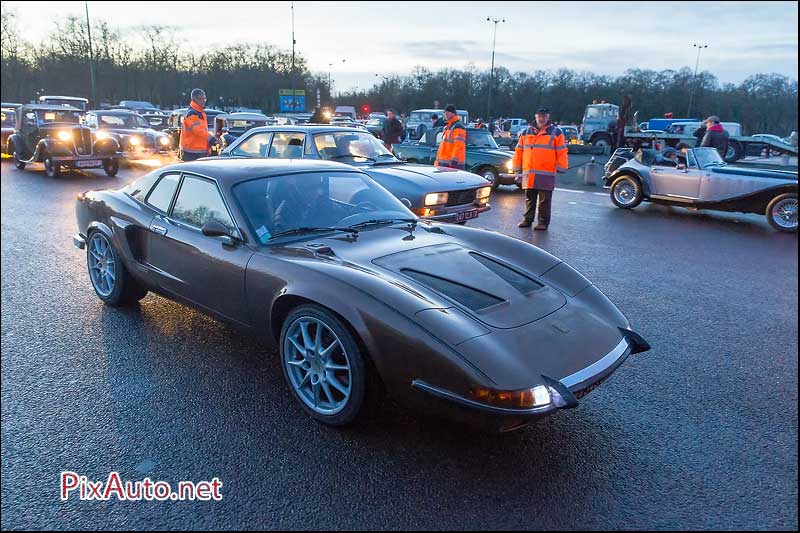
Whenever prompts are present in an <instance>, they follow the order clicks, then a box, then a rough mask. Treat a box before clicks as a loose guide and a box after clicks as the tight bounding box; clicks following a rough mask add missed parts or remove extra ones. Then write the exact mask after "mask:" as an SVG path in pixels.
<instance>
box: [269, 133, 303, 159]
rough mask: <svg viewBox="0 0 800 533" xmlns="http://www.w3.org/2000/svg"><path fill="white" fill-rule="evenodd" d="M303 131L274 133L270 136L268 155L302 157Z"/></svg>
mask: <svg viewBox="0 0 800 533" xmlns="http://www.w3.org/2000/svg"><path fill="white" fill-rule="evenodd" d="M305 137H306V136H305V134H304V133H276V134H275V136H274V137H273V138H272V146H270V149H269V157H270V158H277V159H301V158H302V157H303V141H304V140H305Z"/></svg>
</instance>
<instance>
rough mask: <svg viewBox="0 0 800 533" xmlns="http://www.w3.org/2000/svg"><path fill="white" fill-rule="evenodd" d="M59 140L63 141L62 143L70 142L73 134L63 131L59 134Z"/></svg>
mask: <svg viewBox="0 0 800 533" xmlns="http://www.w3.org/2000/svg"><path fill="white" fill-rule="evenodd" d="M58 138H59V139H61V140H62V141H68V140H70V139H71V138H72V134H71V133H70V132H68V131H63V130H62V131H59V132H58Z"/></svg>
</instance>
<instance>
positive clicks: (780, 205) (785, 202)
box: [766, 193, 797, 232]
mask: <svg viewBox="0 0 800 533" xmlns="http://www.w3.org/2000/svg"><path fill="white" fill-rule="evenodd" d="M766 215H767V222H769V225H770V226H772V227H773V228H775V229H776V230H778V231H786V232H792V231H797V195H796V194H791V193H789V194H782V195H780V196H777V197H775V198H773V200H772V201H771V202H770V203H769V205H768V206H767V213H766Z"/></svg>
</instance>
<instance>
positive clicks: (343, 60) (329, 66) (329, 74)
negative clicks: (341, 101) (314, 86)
mask: <svg viewBox="0 0 800 533" xmlns="http://www.w3.org/2000/svg"><path fill="white" fill-rule="evenodd" d="M345 61H347V60H346V59H342V63H344V62H345ZM335 64H336V63H335V62H334V63H328V91H330V93H331V100H333V85H331V68H332V67H333V65H335Z"/></svg>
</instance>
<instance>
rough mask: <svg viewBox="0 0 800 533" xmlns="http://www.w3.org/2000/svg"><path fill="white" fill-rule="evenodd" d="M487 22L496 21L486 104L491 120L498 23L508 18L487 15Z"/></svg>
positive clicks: (488, 116) (487, 118)
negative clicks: (495, 17)
mask: <svg viewBox="0 0 800 533" xmlns="http://www.w3.org/2000/svg"><path fill="white" fill-rule="evenodd" d="M486 21H487V22H493V23H494V34H493V35H492V69H491V71H490V72H489V101H488V102H487V104H486V120H489V119H490V118H491V115H492V88H493V86H494V46H495V43H496V42H497V24H498V23H499V22H505V21H506V19H503V18H500V19H493V18H492V17H486Z"/></svg>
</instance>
